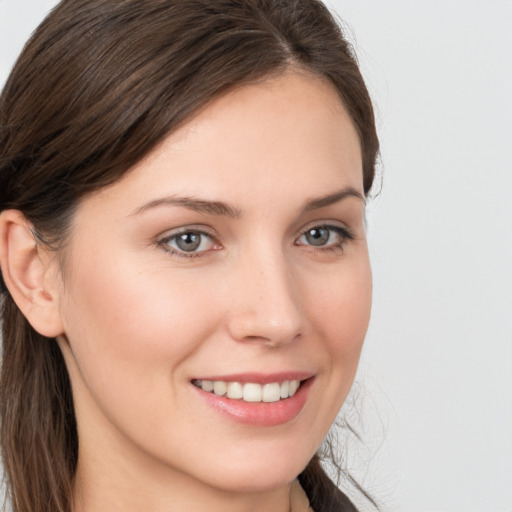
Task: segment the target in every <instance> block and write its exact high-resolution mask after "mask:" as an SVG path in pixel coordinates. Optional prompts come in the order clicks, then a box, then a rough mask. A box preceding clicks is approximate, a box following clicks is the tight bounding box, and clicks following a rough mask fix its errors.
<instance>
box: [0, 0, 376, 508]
mask: <svg viewBox="0 0 512 512" xmlns="http://www.w3.org/2000/svg"><path fill="white" fill-rule="evenodd" d="M0 127H1V133H0V151H1V159H0V165H1V167H0V191H1V192H0V193H1V196H0V210H1V211H2V213H1V217H0V233H1V237H0V240H1V247H0V264H1V269H2V277H3V282H4V285H5V286H4V288H5V290H4V293H5V296H4V299H3V343H4V349H3V350H4V352H3V366H2V377H1V415H2V453H3V458H4V465H5V471H6V474H7V478H8V485H9V489H10V493H11V497H12V502H13V507H14V510H15V511H16V512H18V511H32V512H34V511H73V512H78V511H80V512H88V511H103V510H104V511H109V512H110V511H116V510H123V511H130V510H137V511H140V510H151V511H160V510H166V511H167V510H180V511H181V510H189V511H195V510H209V511H217V510H219V511H220V510H222V511H252V510H272V511H276V512H280V511H283V512H284V511H289V510H293V511H298V510H308V508H309V507H311V509H313V510H314V511H315V512H322V511H331V510H337V511H339V510H355V508H354V507H353V505H352V504H351V503H350V501H349V500H348V499H347V498H346V496H344V494H342V493H341V492H340V491H339V490H338V489H337V488H336V487H335V486H334V484H333V483H332V482H331V481H330V480H329V479H328V477H327V476H326V475H325V473H324V472H323V470H322V468H321V466H320V464H319V459H318V456H316V455H315V452H316V450H317V449H318V447H319V445H320V443H321V441H322V439H323V438H324V436H325V435H326V434H327V431H328V429H329V427H330V425H331V424H332V422H333V421H334V419H335V416H336V414H337V412H338V410H339V408H340V407H341V405H342V403H343V401H344V399H345V398H346V396H347V393H348V391H349V388H350V386H351V383H352V380H353V377H354V374H355V371H356V367H357V362H358V358H359V354H360V350H361V346H362V343H363V339H364V335H365V332H366V328H367V325H368V319H369V314H370V302H371V273H370V267H369V262H368V251H367V246H366V239H365V232H364V205H365V197H366V196H367V194H368V193H369V191H370V188H371V185H372V181H373V176H374V165H375V159H376V154H377V151H378V140H377V137H376V133H375V126H374V118H373V110H372V106H371V101H370V99H369V97H368V93H367V91H366V88H365V86H364V83H363V80H362V78H361V75H360V72H359V70H358V67H357V65H356V62H355V60H354V57H353V56H352V54H351V50H350V48H349V47H348V45H347V43H346V41H345V40H344V38H343V36H342V34H341V32H340V30H339V28H338V26H337V25H336V24H335V22H334V21H333V19H332V17H331V15H330V14H329V12H328V11H327V9H326V8H325V7H324V6H323V5H322V4H321V3H319V2H317V1H315V0H282V1H275V0H238V1H235V0H208V1H207V2H206V1H202V0H201V1H200V0H190V1H187V2H181V1H178V0H176V1H170V0H147V1H144V2H141V1H140V0H124V1H122V2H115V3H114V2H111V1H107V0H94V1H91V0H64V1H63V2H61V3H60V4H59V5H58V7H57V8H56V9H55V10H54V11H53V12H52V13H51V14H50V16H49V17H48V18H47V19H46V20H45V21H44V22H43V24H42V25H41V26H40V28H39V29H38V30H37V31H36V33H35V34H34V36H33V37H32V39H31V41H30V42H29V44H28V46H27V47H26V48H25V50H24V52H23V53H22V55H21V57H20V59H19V61H18V63H17V65H16V66H15V68H14V70H13V72H12V74H11V76H10V78H9V80H8V82H7V84H6V87H5V90H4V92H3V95H2V100H1V104H0ZM297 477H298V480H296V478H297Z"/></svg>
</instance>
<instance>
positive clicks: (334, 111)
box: [98, 72, 362, 206]
mask: <svg viewBox="0 0 512 512" xmlns="http://www.w3.org/2000/svg"><path fill="white" fill-rule="evenodd" d="M292 185H293V186H292ZM343 186H351V187H353V188H356V189H358V190H361V193H362V162H361V150H360V144H359V138H358V135H357V132H356V130H355V128H354V125H353V123H352V120H351V119H350V117H349V115H348V113H347V112H346V109H345V108H344V106H343V104H342V102H341V100H340V98H339V95H338V93H337V91H336V89H335V88H334V86H333V85H332V84H331V83H330V82H328V81H327V80H325V79H322V78H319V77H317V76H314V75H311V74H308V73H297V72H290V73H287V74H284V75H281V76H279V77H276V78H272V79H267V80H264V81H261V82H258V83H256V84H252V85H247V86H243V87H240V88H238V89H236V90H233V91H230V92H229V93H227V94H225V95H224V96H222V97H220V98H218V99H217V100H215V101H214V102H212V103H211V104H209V105H208V106H207V107H206V108H204V109H203V110H201V111H200V112H199V113H198V114H197V115H196V116H195V117H194V118H192V119H191V120H189V121H188V122H187V123H186V124H184V125H183V126H182V127H181V128H179V129H178V130H176V131H175V132H173V133H172V134H170V135H169V136H168V137H167V138H166V139H165V140H164V141H163V142H162V143H161V144H160V145H159V146H158V147H157V148H156V149H154V150H153V151H152V152H151V153H150V154H149V155H147V156H146V157H145V158H144V159H143V160H142V161H141V162H139V163H138V164H137V165H136V166H135V167H134V168H133V169H132V170H131V171H129V172H128V173H127V174H126V175H125V177H123V178H122V179H121V180H119V181H118V182H116V183H115V184H114V185H112V186H111V187H108V188H107V189H106V190H104V191H102V192H101V193H100V194H98V198H101V197H102V196H103V195H104V194H108V195H109V196H110V200H113V199H114V197H115V198H116V199H117V200H119V201H121V202H122V200H123V199H126V200H128V202H133V200H134V199H135V200H137V199H138V198H142V197H145V198H148V197H150V196H157V195H159V194H160V195H161V194H164V193H168V194H183V195H187V196H196V195H197V196H207V197H208V198H211V199H220V200H226V201H230V202H233V203H238V202H240V201H242V202H245V203H247V204H248V203H250V202H251V201H252V200H253V199H255V198H257V197H270V196H275V197H276V198H277V196H279V194H281V195H282V193H283V191H285V190H286V191H287V193H289V194H291V193H292V192H294V191H295V192H297V194H299V195H302V196H304V195H305V194H306V195H307V194H308V193H309V192H310V193H309V195H310V196H318V195H322V194H328V193H330V192H332V190H333V188H342V187H343ZM308 191H309V192H308ZM125 193H127V194H125ZM123 194H125V195H126V197H125V198H123ZM242 206H243V205H242Z"/></svg>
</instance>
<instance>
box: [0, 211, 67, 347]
mask: <svg viewBox="0 0 512 512" xmlns="http://www.w3.org/2000/svg"><path fill="white" fill-rule="evenodd" d="M54 260H55V258H52V254H51V253H50V252H49V251H48V250H47V249H45V248H43V247H41V244H38V242H37V241H36V239H35V238H34V235H33V231H32V229H31V225H30V223H29V222H28V221H27V219H26V218H25V216H24V215H23V214H22V213H21V212H20V211H18V210H5V211H3V212H2V213H1V214H0V267H1V269H2V276H3V279H4V283H5V285H6V286H7V289H8V290H9V292H10V294H11V296H12V298H13V299H14V302H16V304H17V306H18V308H19V309H20V311H21V312H22V313H23V315H24V316H25V318H26V319H27V320H28V321H29V323H30V324H31V325H32V327H33V328H34V329H35V330H36V331H37V332H38V333H39V334H42V335H43V336H47V337H48V338H55V337H56V336H59V335H60V334H62V333H63V326H62V320H61V318H60V312H59V279H60V277H59V272H58V269H57V267H56V262H55V261H54Z"/></svg>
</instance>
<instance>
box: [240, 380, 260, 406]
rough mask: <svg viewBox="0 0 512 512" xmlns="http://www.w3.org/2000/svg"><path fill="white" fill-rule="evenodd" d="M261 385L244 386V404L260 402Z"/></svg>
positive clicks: (249, 383)
mask: <svg viewBox="0 0 512 512" xmlns="http://www.w3.org/2000/svg"><path fill="white" fill-rule="evenodd" d="M261 395H262V393H261V384H254V383H252V382H248V383H247V384H244V397H243V398H244V402H261Z"/></svg>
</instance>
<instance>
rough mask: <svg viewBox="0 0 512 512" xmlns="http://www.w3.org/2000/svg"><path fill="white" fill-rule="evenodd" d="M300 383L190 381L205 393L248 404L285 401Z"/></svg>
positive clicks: (287, 381) (296, 381)
mask: <svg viewBox="0 0 512 512" xmlns="http://www.w3.org/2000/svg"><path fill="white" fill-rule="evenodd" d="M301 383H302V381H300V380H285V381H282V382H270V383H268V384H258V383H256V382H245V383H241V382H226V381H222V380H199V379H194V380H193V381H192V384H194V386H196V387H198V388H200V389H202V390H203V391H206V392H207V393H212V394H214V395H216V396H223V397H226V398H229V399H232V400H240V401H244V402H250V403H257V402H265V403H272V402H279V401H282V400H286V399H287V398H291V397H292V396H294V395H295V393H296V392H297V390H298V389H299V387H300V385H301Z"/></svg>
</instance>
